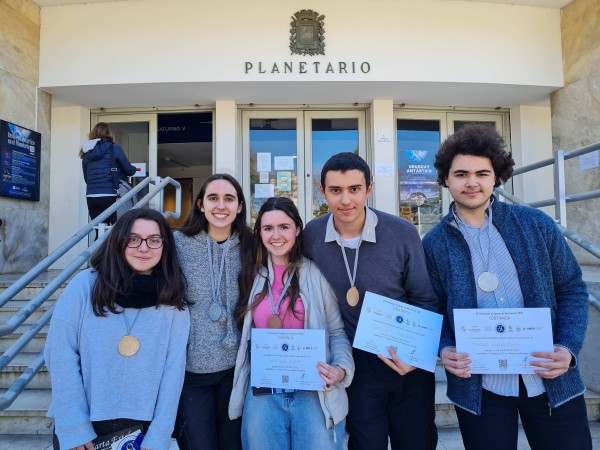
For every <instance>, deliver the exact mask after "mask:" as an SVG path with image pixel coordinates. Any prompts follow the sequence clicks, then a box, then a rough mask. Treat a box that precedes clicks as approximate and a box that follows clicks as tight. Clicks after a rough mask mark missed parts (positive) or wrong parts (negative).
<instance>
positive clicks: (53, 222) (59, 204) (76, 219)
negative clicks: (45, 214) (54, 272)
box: [48, 106, 90, 269]
mask: <svg viewBox="0 0 600 450" xmlns="http://www.w3.org/2000/svg"><path fill="white" fill-rule="evenodd" d="M89 132H90V110H89V109H86V108H82V107H79V106H69V107H61V108H52V142H51V145H50V214H49V224H48V231H49V233H48V252H51V251H53V250H55V249H56V248H57V247H59V246H60V245H61V244H63V243H64V242H65V241H66V240H67V239H68V238H70V237H71V236H72V235H74V234H75V233H76V232H77V231H79V229H80V228H82V227H83V226H85V224H87V222H88V210H87V203H86V200H85V181H84V180H83V171H82V169H81V159H80V158H79V156H78V152H79V150H80V149H81V144H82V143H83V141H84V140H85V139H87V135H88V133H89ZM86 248H87V241H86V240H85V239H84V240H82V241H81V242H80V243H79V244H78V245H76V246H75V247H73V249H71V250H70V251H69V252H68V253H67V254H65V255H64V256H63V257H62V258H61V259H59V260H58V261H57V262H55V263H54V264H53V265H52V266H51V269H62V268H65V267H66V266H67V265H68V264H69V263H70V262H71V261H72V260H73V259H74V258H75V257H76V256H78V255H79V254H80V253H81V252H82V251H84V250H85V249H86Z"/></svg>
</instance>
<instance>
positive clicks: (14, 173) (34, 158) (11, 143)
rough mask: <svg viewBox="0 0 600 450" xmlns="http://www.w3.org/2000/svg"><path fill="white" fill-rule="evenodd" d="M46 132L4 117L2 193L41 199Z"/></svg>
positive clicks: (0, 152) (0, 150)
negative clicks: (43, 134) (12, 121)
mask: <svg viewBox="0 0 600 450" xmlns="http://www.w3.org/2000/svg"><path fill="white" fill-rule="evenodd" d="M41 143H42V135H41V134H40V133H38V132H37V131H33V130H29V129H27V128H23V127H20V126H19V125H15V124H14V123H10V122H6V121H4V120H0V167H1V168H2V184H1V185H0V195H2V196H4V197H11V198H18V199H21V200H31V201H39V200H40V155H41Z"/></svg>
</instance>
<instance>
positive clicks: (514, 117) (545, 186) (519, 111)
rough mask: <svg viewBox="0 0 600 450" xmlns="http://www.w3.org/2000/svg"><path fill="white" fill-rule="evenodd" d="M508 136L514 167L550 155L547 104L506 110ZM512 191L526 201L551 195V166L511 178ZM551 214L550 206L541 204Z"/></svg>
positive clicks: (549, 115) (550, 144)
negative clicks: (508, 113) (508, 121)
mask: <svg viewBox="0 0 600 450" xmlns="http://www.w3.org/2000/svg"><path fill="white" fill-rule="evenodd" d="M510 123H511V129H510V135H511V137H510V139H511V145H512V152H513V158H514V160H515V168H518V167H523V166H526V165H528V164H532V163H535V162H538V161H541V160H544V159H548V158H551V157H552V123H551V111H550V106H524V105H521V106H517V107H514V108H511V110H510ZM513 186H514V192H515V195H516V196H517V197H519V198H521V199H523V200H525V201H526V202H532V201H537V200H546V199H549V198H553V197H554V174H553V167H552V166H549V167H543V168H541V169H536V170H534V171H532V172H528V173H526V174H524V175H517V176H515V177H514V179H513ZM543 209H544V210H545V211H546V212H547V213H548V214H550V215H552V217H554V208H552V207H550V208H543Z"/></svg>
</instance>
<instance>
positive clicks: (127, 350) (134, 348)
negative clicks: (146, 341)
mask: <svg viewBox="0 0 600 450" xmlns="http://www.w3.org/2000/svg"><path fill="white" fill-rule="evenodd" d="M140 312H142V310H141V309H138V311H137V314H136V315H135V319H133V322H132V323H131V326H130V325H129V321H128V320H127V315H126V314H125V310H123V319H125V328H126V329H127V333H126V334H125V336H123V337H122V338H121V340H120V341H119V345H118V346H117V348H118V349H119V353H120V354H121V355H123V356H133V355H135V354H136V353H137V352H138V350H139V349H140V341H139V340H138V338H136V337H135V336H133V335H132V334H131V330H132V329H133V326H134V325H135V321H136V320H137V318H138V317H139V316H140Z"/></svg>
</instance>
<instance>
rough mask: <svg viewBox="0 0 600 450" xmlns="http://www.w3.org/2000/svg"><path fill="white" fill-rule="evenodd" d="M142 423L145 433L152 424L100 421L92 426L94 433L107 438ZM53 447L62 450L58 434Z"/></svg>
mask: <svg viewBox="0 0 600 450" xmlns="http://www.w3.org/2000/svg"><path fill="white" fill-rule="evenodd" d="M140 422H141V423H143V424H144V432H146V430H147V429H148V426H149V425H150V422H142V421H139V420H133V419H112V420H98V421H96V422H92V426H93V427H94V431H95V432H96V435H97V436H106V435H107V434H112V433H116V432H117V431H119V430H124V429H125V428H129V427H133V426H134V425H137V424H139V423H140ZM83 444H85V442H82V443H81V445H83ZM52 445H53V446H54V450H60V445H59V443H58V436H56V433H54V436H53V437H52Z"/></svg>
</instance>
